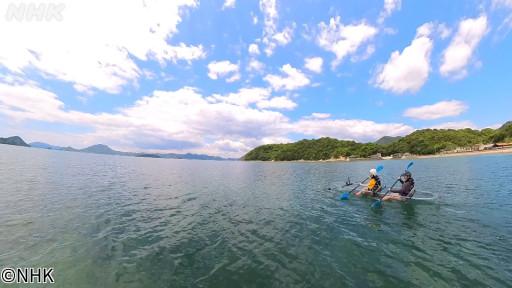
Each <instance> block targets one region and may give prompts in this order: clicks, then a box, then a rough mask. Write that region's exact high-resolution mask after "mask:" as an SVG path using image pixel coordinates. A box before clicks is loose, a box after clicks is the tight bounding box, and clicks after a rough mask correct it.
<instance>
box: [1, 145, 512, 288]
mask: <svg viewBox="0 0 512 288" xmlns="http://www.w3.org/2000/svg"><path fill="white" fill-rule="evenodd" d="M410 161H411V160H387V161H361V162H349V163H341V162H340V163H334V162H333V163H298V162H289V163H287V162H244V161H201V160H173V159H154V158H137V157H126V156H111V155H97V154H86V153H76V152H64V151H51V150H44V149H35V148H26V147H16V146H8V145H0V269H5V268H14V269H16V268H23V267H31V268H37V267H44V268H52V269H53V270H52V271H53V272H52V273H53V274H52V275H53V278H54V282H55V283H53V284H40V285H38V284H31V286H29V287H123V288H127V287H512V237H511V236H512V155H480V156H470V157H450V158H436V159H417V160H413V161H414V164H413V166H412V168H411V169H410V171H411V172H412V174H413V177H414V179H415V182H416V187H417V191H418V192H417V195H422V193H425V195H427V194H428V195H434V196H435V197H433V199H431V200H416V201H415V200H411V201H407V202H400V203H397V202H393V203H387V202H385V203H383V205H382V207H381V208H380V209H372V208H371V204H372V201H374V200H372V199H370V198H357V197H354V196H353V195H351V196H350V198H349V199H348V200H345V201H342V200H340V197H339V196H340V194H341V193H342V191H346V190H350V189H351V188H352V187H353V186H348V187H343V186H344V185H345V182H346V180H347V178H349V177H350V179H351V181H352V182H358V181H360V180H362V179H364V178H365V177H366V176H367V175H368V170H369V169H370V168H373V167H375V166H377V165H383V167H384V169H383V170H382V172H381V176H382V178H383V182H384V183H385V184H386V185H387V187H388V188H389V186H391V185H392V184H393V182H394V181H395V180H396V178H397V177H398V176H399V175H400V174H401V173H402V172H403V171H404V169H405V167H406V166H407V164H408V163H409V162H410ZM418 197H419V196H418ZM3 285H5V282H4V283H1V282H0V286H2V287H4V286H3ZM5 287H27V286H26V285H23V284H9V286H5Z"/></svg>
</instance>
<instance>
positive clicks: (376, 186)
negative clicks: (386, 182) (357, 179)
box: [368, 175, 382, 193]
mask: <svg viewBox="0 0 512 288" xmlns="http://www.w3.org/2000/svg"><path fill="white" fill-rule="evenodd" d="M381 188H382V184H381V182H380V178H379V176H377V175H374V176H372V177H371V178H370V182H368V191H372V192H374V193H375V192H378V191H379V190H380V189H381Z"/></svg>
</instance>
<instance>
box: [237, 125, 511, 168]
mask: <svg viewBox="0 0 512 288" xmlns="http://www.w3.org/2000/svg"><path fill="white" fill-rule="evenodd" d="M393 140H396V139H393ZM507 141H509V142H510V141H512V122H507V123H506V124H505V125H503V126H502V127H501V128H499V129H496V130H494V129H489V128H488V129H483V130H472V129H469V128H468V129H461V130H452V129H449V130H438V129H424V130H417V131H415V132H413V133H411V134H409V135H407V136H405V137H402V138H400V139H398V140H396V141H393V142H391V143H388V144H377V143H357V142H354V141H344V140H337V139H333V138H327V137H326V138H320V139H316V140H301V141H298V142H295V143H287V144H268V145H263V146H259V147H257V148H255V149H253V150H251V151H250V152H249V153H247V154H246V155H245V156H244V157H243V158H242V159H243V160H262V161H271V160H275V161H293V160H328V159H337V158H340V157H358V158H366V157H369V156H371V155H375V154H377V153H381V154H382V156H390V155H393V154H396V153H411V154H415V155H429V154H436V153H440V152H443V151H450V150H454V149H456V148H457V147H469V146H473V145H476V144H489V143H496V142H507Z"/></svg>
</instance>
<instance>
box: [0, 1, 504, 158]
mask: <svg viewBox="0 0 512 288" xmlns="http://www.w3.org/2000/svg"><path fill="white" fill-rule="evenodd" d="M167 2H172V3H167ZM31 5H32V6H31ZM34 5H35V6H34ZM34 7H36V8H37V9H35V10H36V11H38V12H37V13H35V14H33V13H32V12H33V10H34V9H33V8H34ZM31 9H32V10H31ZM31 11H32V12H31ZM0 12H1V13H0V15H5V16H4V17H3V18H1V19H0V22H1V23H0V36H2V38H3V39H4V41H2V43H3V44H2V45H1V46H0V121H1V123H3V125H1V126H0V134H1V135H3V136H9V135H20V136H22V137H23V138H25V139H26V140H27V141H44V142H48V143H50V144H55V145H66V146H67V145H71V146H74V147H79V148H81V147H85V146H88V145H91V144H96V143H104V144H108V145H110V146H112V147H114V148H117V149H121V150H131V151H170V152H195V153H208V154H213V155H221V156H230V157H237V156H241V155H243V154H244V153H245V152H247V151H248V150H249V149H251V148H254V147H255V146H258V145H261V144H265V143H283V142H289V141H295V140H298V139H302V138H318V137H323V136H330V137H335V138H339V139H353V140H357V141H363V142H367V141H374V140H376V139H378V138H380V137H382V136H384V135H392V136H393V135H405V134H408V133H410V132H412V131H414V130H415V129H422V128H430V127H431V128H463V127H471V128H476V129H481V128H485V127H497V126H499V125H500V124H502V123H504V122H506V121H508V120H512V119H511V115H510V112H509V111H510V106H511V104H512V103H511V102H512V101H511V99H512V98H511V95H510V91H512V81H510V80H512V79H511V75H512V74H511V73H510V67H512V57H510V49H511V47H512V40H511V37H512V36H511V33H510V30H511V29H512V1H510V0H490V1H473V0H470V1H400V0H371V1H370V0H368V1H320V0H318V1H300V2H299V1H280V0H275V1H274V0H260V1H256V0H255V1H240V0H234V1H233V0H227V1H194V0H181V1H149V0H146V1H111V2H108V4H107V3H104V2H102V1H67V2H66V1H63V2H58V1H57V2H43V1H41V2H37V1H35V2H34V1H31V2H24V1H17V2H9V1H6V2H5V1H4V2H3V3H2V4H0ZM31 13H32V14H31ZM5 39H9V40H5Z"/></svg>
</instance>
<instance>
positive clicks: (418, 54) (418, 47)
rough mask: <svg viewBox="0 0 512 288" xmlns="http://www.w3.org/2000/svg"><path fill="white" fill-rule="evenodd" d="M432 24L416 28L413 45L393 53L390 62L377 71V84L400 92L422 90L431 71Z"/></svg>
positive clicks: (385, 88)
mask: <svg viewBox="0 0 512 288" xmlns="http://www.w3.org/2000/svg"><path fill="white" fill-rule="evenodd" d="M432 26H433V25H432V24H431V23H426V24H423V25H422V26H420V27H419V28H418V29H417V30H416V37H415V38H414V40H413V41H412V42H411V45H409V46H407V47H405V49H404V50H403V51H402V53H400V52H399V51H394V52H393V53H391V56H390V57H389V60H388V63H386V64H385V65H383V66H380V67H379V68H378V69H377V71H376V72H377V73H376V74H375V75H376V76H375V78H374V80H373V82H374V85H375V86H377V87H379V88H381V89H384V90H388V91H392V92H394V93H399V94H401V93H405V92H411V93H415V92H417V91H418V90H420V88H421V87H422V86H423V85H424V84H425V82H426V81H427V79H428V75H429V73H430V53H431V52H432V47H433V41H432V39H431V38H430V34H431V32H432V28H433V27H432Z"/></svg>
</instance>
